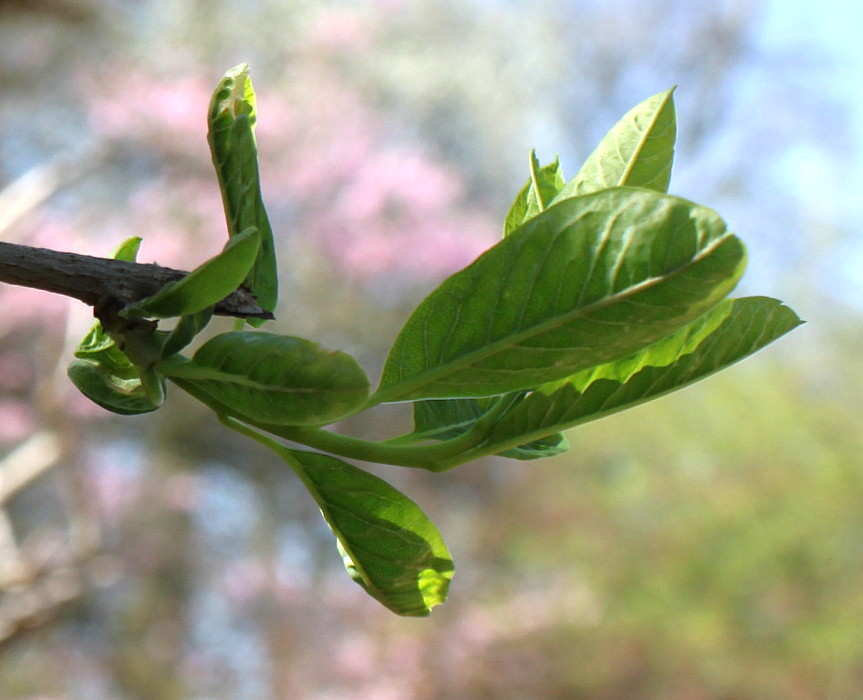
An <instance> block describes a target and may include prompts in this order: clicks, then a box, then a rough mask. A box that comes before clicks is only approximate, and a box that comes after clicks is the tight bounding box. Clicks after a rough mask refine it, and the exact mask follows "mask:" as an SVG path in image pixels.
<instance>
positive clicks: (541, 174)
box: [503, 151, 565, 236]
mask: <svg viewBox="0 0 863 700" xmlns="http://www.w3.org/2000/svg"><path fill="white" fill-rule="evenodd" d="M564 182H565V181H564V178H563V170H562V169H561V167H560V161H559V159H557V158H555V159H554V162H553V163H549V164H548V165H545V166H542V167H540V165H539V161H538V160H537V158H536V151H531V152H530V179H529V180H528V181H527V183H525V186H524V187H522V188H521V191H520V192H519V193H518V195H516V198H515V201H514V202H513V204H512V207H510V210H509V213H508V214H507V215H506V219H505V220H504V225H503V235H504V236H508V235H509V234H510V233H512V232H513V231H515V229H517V228H518V227H519V226H521V225H522V224H523V223H524V222H525V221H527V220H528V219H532V218H533V217H534V216H536V215H537V214H539V213H540V212H541V211H545V209H546V207H548V205H549V204H551V201H552V200H553V199H554V197H555V196H556V195H557V193H558V192H560V190H561V188H563V185H564Z"/></svg>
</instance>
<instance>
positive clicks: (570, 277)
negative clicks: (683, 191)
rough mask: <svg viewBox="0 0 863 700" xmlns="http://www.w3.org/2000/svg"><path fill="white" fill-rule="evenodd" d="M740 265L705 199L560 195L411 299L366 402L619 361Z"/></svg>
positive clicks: (661, 333) (682, 317) (693, 308)
mask: <svg viewBox="0 0 863 700" xmlns="http://www.w3.org/2000/svg"><path fill="white" fill-rule="evenodd" d="M744 264H745V252H744V248H743V244H742V243H741V242H740V241H739V240H738V239H737V238H736V237H735V236H733V235H732V234H731V233H729V232H728V231H727V230H726V227H725V224H724V222H723V221H722V219H720V218H719V216H718V215H717V214H716V213H715V212H713V211H712V210H710V209H708V208H706V207H702V206H699V205H697V204H693V203H691V202H687V201H685V200H682V199H679V198H676V197H670V196H668V195H662V194H658V193H655V192H651V191H649V190H640V189H632V188H615V189H610V190H603V191H601V192H597V193H596V194H593V195H586V196H583V197H575V198H571V199H567V200H564V201H562V202H560V203H559V204H555V205H554V206H552V207H549V208H548V209H547V210H546V211H544V212H542V213H541V214H539V215H537V216H536V217H534V218H533V219H530V220H529V221H527V222H526V223H524V224H523V225H522V226H521V227H520V228H519V229H518V230H517V231H515V232H513V234H512V235H510V236H508V237H507V238H505V239H503V240H502V241H500V242H499V243H498V244H497V245H495V246H494V247H493V248H491V249H490V250H489V251H487V252H486V253H485V254H483V255H482V256H480V258H479V259H477V260H476V261H475V262H474V263H472V264H471V265H470V266H468V267H467V268H466V269H464V270H462V271H461V272H458V273H456V274H455V275H453V276H452V277H450V278H449V279H447V280H446V281H445V282H444V283H443V284H442V285H441V286H440V287H438V289H436V290H435V291H434V292H432V294H431V295H429V296H428V297H427V298H426V299H425V301H423V302H422V304H420V306H419V307H418V308H417V309H416V310H415V311H414V313H413V314H412V315H411V317H410V318H409V319H408V321H407V323H406V324H405V326H404V328H403V329H402V331H401V332H400V334H399V336H398V337H397V338H396V341H395V343H394V345H393V348H392V350H391V351H390V355H389V357H388V358H387V362H386V365H385V367H384V370H383V377H382V379H381V385H380V388H379V390H378V393H377V394H376V396H375V397H374V398H375V400H377V401H379V402H387V401H404V400H409V399H414V400H415V399H429V398H467V397H479V396H490V395H496V394H503V393H506V392H511V391H518V390H523V389H532V388H533V387H536V386H539V385H540V384H544V383H546V382H550V381H555V380H558V379H563V378H564V377H567V376H569V375H571V374H574V373H575V372H578V371H580V370H583V369H588V368H590V367H594V366H596V365H599V364H603V363H606V362H610V361H612V360H616V359H619V358H622V357H626V356H628V355H630V354H632V353H633V352H636V351H637V350H639V349H641V348H643V347H645V346H646V345H649V344H650V343H652V342H655V341H656V340H659V339H660V338H662V337H665V336H666V335H668V334H669V333H672V332H674V331H675V330H676V329H678V328H680V327H682V326H684V325H686V324H687V323H689V322H690V321H692V320H694V319H695V318H697V317H698V316H700V315H701V314H703V313H704V312H705V311H707V310H708V309H709V308H710V307H711V306H713V305H715V304H716V303H718V302H719V301H720V300H721V299H722V298H723V297H724V296H726V295H727V294H728V292H729V291H731V289H732V288H733V287H734V285H735V284H736V282H737V280H738V279H739V277H740V274H741V273H742V271H743V267H744Z"/></svg>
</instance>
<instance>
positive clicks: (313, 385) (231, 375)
mask: <svg viewBox="0 0 863 700" xmlns="http://www.w3.org/2000/svg"><path fill="white" fill-rule="evenodd" d="M158 369H159V371H161V372H162V373H163V374H165V375H166V376H168V377H170V378H178V379H182V380H184V382H185V384H191V385H192V386H194V387H195V388H196V389H197V390H199V391H201V392H203V393H204V394H205V395H207V396H210V397H212V398H213V399H215V400H216V401H217V402H219V403H221V404H223V405H225V406H227V407H229V408H230V410H231V411H232V412H233V413H234V414H235V415H237V416H239V417H241V418H246V419H249V420H251V421H253V422H257V423H266V424H272V425H319V424H324V423H331V422H333V421H335V420H338V419H339V418H342V417H344V416H346V415H347V414H349V413H351V412H353V411H354V410H355V409H357V408H358V407H359V406H361V405H362V404H363V403H364V402H365V400H366V398H367V397H368V391H369V380H368V378H367V377H366V375H365V373H364V372H363V370H362V368H361V367H360V366H359V365H358V364H357V363H356V361H355V360H354V359H353V358H352V357H351V356H350V355H347V354H345V353H343V352H338V351H329V350H324V349H323V348H321V347H320V345H318V344H317V343H313V342H311V341H309V340H305V339H304V338H294V337H291V336H285V335H275V334H271V333H262V332H253V331H249V332H243V331H238V332H233V333H223V334H222V335H219V336H216V337H215V338H213V339H212V340H209V341H208V342H206V343H205V344H204V345H202V346H201V348H200V349H199V350H198V351H197V352H196V353H195V355H194V357H193V358H192V360H191V361H188V360H185V359H181V358H179V357H177V356H174V357H173V358H167V359H165V360H163V361H162V362H160V363H159V364H158Z"/></svg>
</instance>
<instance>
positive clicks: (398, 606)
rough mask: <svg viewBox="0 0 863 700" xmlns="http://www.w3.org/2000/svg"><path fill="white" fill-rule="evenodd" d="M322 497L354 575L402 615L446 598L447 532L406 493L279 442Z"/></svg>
mask: <svg viewBox="0 0 863 700" xmlns="http://www.w3.org/2000/svg"><path fill="white" fill-rule="evenodd" d="M279 454H281V456H282V457H283V458H284V459H285V460H286V461H287V462H288V463H289V464H290V465H291V466H292V467H293V468H294V470H295V471H296V472H297V474H298V475H299V476H300V478H301V479H302V480H303V482H304V484H305V485H306V488H308V490H309V492H310V493H311V494H312V496H313V497H314V499H315V501H317V504H318V506H319V507H320V509H321V512H322V513H323V516H324V518H325V519H326V521H327V524H328V525H329V526H330V528H331V529H332V531H333V534H334V535H335V536H336V539H337V541H338V545H339V551H340V552H341V554H342V557H343V559H344V562H345V567H346V568H347V570H348V573H349V574H350V575H351V577H352V578H353V579H354V580H355V581H356V582H357V583H358V584H360V585H361V586H362V587H363V588H364V589H365V590H366V592H367V593H369V595H371V596H373V597H374V598H376V599H377V600H378V601H380V602H381V603H382V604H383V605H385V606H386V607H387V608H389V609H390V610H392V611H393V612H395V613H398V614H399V615H406V616H413V617H417V616H426V615H428V614H429V613H430V612H431V608H433V607H434V606H436V605H440V604H441V603H443V602H444V601H445V600H446V595H447V591H448V589H449V584H450V580H451V579H452V575H453V571H454V570H455V565H454V564H453V561H452V556H451V555H450V553H449V551H448V550H447V547H446V544H444V541H443V538H442V537H441V535H440V533H439V532H438V530H437V528H435V526H434V524H432V522H431V521H430V520H429V519H428V517H427V516H426V515H425V513H423V512H422V510H420V508H419V506H417V505H416V504H415V503H414V502H413V501H411V500H410V499H409V498H408V497H407V496H405V495H404V494H402V493H400V492H399V491H397V490H396V489H395V488H393V487H392V486H390V485H389V484H388V483H387V482H385V481H383V480H382V479H379V478H378V477H376V476H373V475H371V474H369V473H368V472H365V471H363V470H361V469H358V468H357V467H354V466H351V465H350V464H347V463H346V462H343V461H341V460H339V459H336V458H335V457H330V456H328V455H322V454H316V453H313V452H301V451H298V450H289V449H287V448H280V449H279Z"/></svg>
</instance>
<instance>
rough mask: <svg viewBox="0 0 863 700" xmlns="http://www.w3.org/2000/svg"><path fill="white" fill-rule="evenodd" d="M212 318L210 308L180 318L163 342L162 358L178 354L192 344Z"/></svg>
mask: <svg viewBox="0 0 863 700" xmlns="http://www.w3.org/2000/svg"><path fill="white" fill-rule="evenodd" d="M212 317H213V309H212V307H208V308H206V309H204V310H203V311H199V312H198V313H196V314H191V315H189V316H183V317H181V318H180V320H179V321H178V322H177V325H176V326H174V329H173V330H172V331H171V333H170V335H169V336H168V339H167V340H166V341H165V346H164V348H163V350H162V357H168V356H170V355H176V354H177V353H178V352H180V351H181V350H182V349H183V348H185V347H186V346H187V345H188V344H189V343H191V342H192V340H193V339H194V338H195V336H196V335H198V333H200V332H201V331H202V330H204V328H206V327H207V324H208V323H209V322H210V319H211V318H212Z"/></svg>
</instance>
